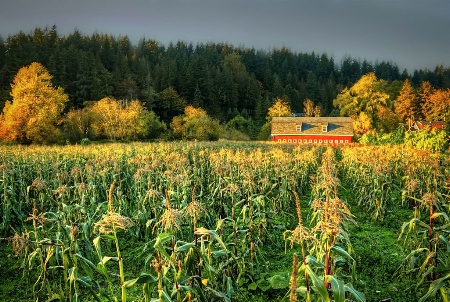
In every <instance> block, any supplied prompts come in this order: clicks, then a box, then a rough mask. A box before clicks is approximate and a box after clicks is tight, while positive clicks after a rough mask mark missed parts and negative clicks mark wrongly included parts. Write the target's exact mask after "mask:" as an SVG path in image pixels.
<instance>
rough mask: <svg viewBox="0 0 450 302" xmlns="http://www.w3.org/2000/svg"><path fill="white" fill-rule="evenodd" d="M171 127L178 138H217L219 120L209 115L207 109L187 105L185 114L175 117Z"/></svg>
mask: <svg viewBox="0 0 450 302" xmlns="http://www.w3.org/2000/svg"><path fill="white" fill-rule="evenodd" d="M170 127H171V128H172V130H173V133H174V135H175V136H176V137H178V138H183V139H197V140H217V139H218V138H219V131H220V129H219V128H220V127H219V122H218V121H216V120H214V119H212V118H211V117H209V116H208V114H207V113H206V111H205V110H203V109H201V108H195V107H193V106H187V107H186V108H185V109H184V114H182V115H179V116H176V117H174V118H173V120H172V123H170Z"/></svg>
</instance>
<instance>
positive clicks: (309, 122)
mask: <svg viewBox="0 0 450 302" xmlns="http://www.w3.org/2000/svg"><path fill="white" fill-rule="evenodd" d="M322 126H326V128H325V129H323V128H322ZM323 130H326V131H323ZM271 134H272V135H280V134H281V135H324V136H325V135H326V136H329V135H346V136H353V123H352V118H351V117H274V118H272V132H271Z"/></svg>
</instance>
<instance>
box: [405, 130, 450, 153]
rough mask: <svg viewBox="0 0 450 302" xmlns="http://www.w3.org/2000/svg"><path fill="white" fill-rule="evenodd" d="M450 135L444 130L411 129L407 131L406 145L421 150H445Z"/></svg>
mask: <svg viewBox="0 0 450 302" xmlns="http://www.w3.org/2000/svg"><path fill="white" fill-rule="evenodd" d="M448 142H449V137H448V134H447V133H446V132H445V131H443V130H431V131H429V130H428V129H424V130H419V131H410V132H406V133H405V145H407V146H413V147H415V148H417V149H420V150H431V151H433V152H436V151H440V152H442V151H445V150H446V149H447V147H448Z"/></svg>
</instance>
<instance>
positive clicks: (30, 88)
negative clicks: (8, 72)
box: [0, 63, 69, 144]
mask: <svg viewBox="0 0 450 302" xmlns="http://www.w3.org/2000/svg"><path fill="white" fill-rule="evenodd" d="M51 80H52V76H51V75H50V73H49V72H48V71H47V69H46V68H45V67H44V66H43V65H42V64H40V63H31V64H30V65H29V66H25V67H22V68H21V69H19V71H18V72H17V74H16V76H15V78H14V81H13V83H12V84H11V88H12V90H11V96H12V101H7V102H6V104H5V107H4V108H3V113H2V114H1V115H0V140H3V141H17V142H20V143H38V144H47V143H55V142H57V141H59V140H60V139H61V133H60V129H59V124H60V122H61V113H62V112H63V110H64V106H65V104H66V102H67V101H68V99H69V97H68V95H67V94H65V93H64V90H63V89H62V88H61V87H58V88H55V87H53V85H52V82H51Z"/></svg>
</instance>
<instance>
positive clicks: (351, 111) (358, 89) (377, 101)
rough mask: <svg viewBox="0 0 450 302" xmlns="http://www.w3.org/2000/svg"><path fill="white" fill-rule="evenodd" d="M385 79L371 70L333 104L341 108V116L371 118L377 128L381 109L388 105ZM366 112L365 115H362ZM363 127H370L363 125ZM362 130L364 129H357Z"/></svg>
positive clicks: (343, 92) (373, 125)
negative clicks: (384, 88)
mask: <svg viewBox="0 0 450 302" xmlns="http://www.w3.org/2000/svg"><path fill="white" fill-rule="evenodd" d="M384 83H385V82H384V81H382V80H378V79H377V77H376V76H375V73H373V72H371V73H368V74H366V75H364V76H362V77H361V79H360V80H359V81H358V82H356V83H355V84H354V85H353V86H352V87H351V88H350V89H349V88H345V89H344V90H343V91H342V92H341V93H340V94H339V95H338V96H337V97H336V99H335V100H334V101H333V105H334V106H335V107H337V108H338V109H339V110H340V115H341V116H353V117H354V118H355V119H356V120H359V119H361V118H362V119H363V120H364V121H365V123H356V124H360V125H363V124H366V123H368V122H367V121H366V119H369V120H370V125H371V126H372V127H373V128H375V129H376V128H377V125H378V123H379V117H380V116H381V115H380V113H379V111H380V109H381V108H382V107H388V100H389V95H388V94H387V93H386V92H384V91H383V89H382V87H383V85H384ZM361 113H364V115H361ZM363 129H369V128H367V127H363ZM355 131H356V132H361V131H362V129H355Z"/></svg>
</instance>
